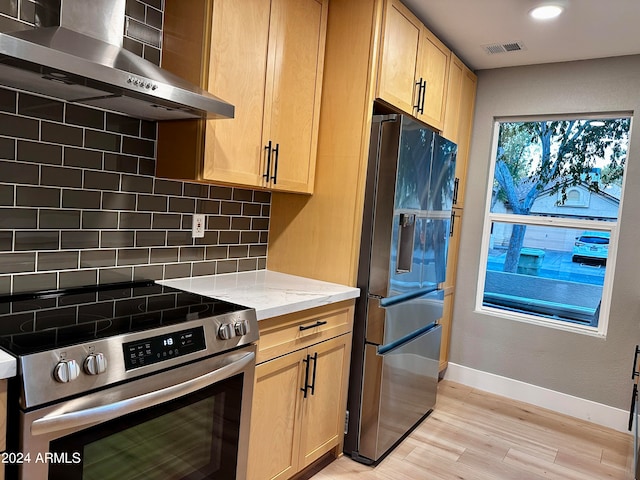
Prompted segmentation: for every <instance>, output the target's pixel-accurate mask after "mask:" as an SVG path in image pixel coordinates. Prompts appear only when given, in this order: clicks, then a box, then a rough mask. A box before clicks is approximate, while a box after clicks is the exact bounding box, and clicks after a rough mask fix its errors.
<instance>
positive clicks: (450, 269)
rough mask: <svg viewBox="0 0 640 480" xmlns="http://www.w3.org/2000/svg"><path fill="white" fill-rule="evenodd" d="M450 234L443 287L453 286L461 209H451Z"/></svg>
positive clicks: (458, 244)
mask: <svg viewBox="0 0 640 480" xmlns="http://www.w3.org/2000/svg"><path fill="white" fill-rule="evenodd" d="M451 221H452V222H453V223H452V224H451V232H450V233H451V235H450V236H449V245H448V247H447V275H446V279H445V281H444V286H445V288H451V289H453V287H455V285H456V272H457V267H458V250H459V249H460V234H461V232H462V209H460V208H454V209H453V210H452V211H451Z"/></svg>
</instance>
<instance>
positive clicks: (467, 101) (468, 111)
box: [456, 67, 478, 208]
mask: <svg viewBox="0 0 640 480" xmlns="http://www.w3.org/2000/svg"><path fill="white" fill-rule="evenodd" d="M477 81H478V79H477V77H476V76H475V74H474V73H473V72H472V71H471V70H469V69H468V68H467V67H464V71H463V75H462V85H461V92H460V118H459V123H458V132H459V133H458V158H457V160H456V177H457V178H458V195H457V200H456V206H457V207H459V208H463V207H464V194H465V190H466V180H467V165H468V163H469V149H470V146H471V130H472V129H473V114H474V109H475V103H476V85H477Z"/></svg>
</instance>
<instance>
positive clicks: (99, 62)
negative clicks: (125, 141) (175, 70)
mask: <svg viewBox="0 0 640 480" xmlns="http://www.w3.org/2000/svg"><path fill="white" fill-rule="evenodd" d="M125 2H126V0H62V6H61V14H60V26H59V27H46V28H35V29H31V30H22V31H17V32H10V33H0V84H1V85H5V86H8V87H13V88H17V89H20V90H26V91H29V92H33V93H38V94H42V95H46V96H49V97H54V98H57V99H61V100H65V101H67V102H72V103H79V104H84V105H91V106H94V107H98V108H102V109H105V110H110V111H114V112H119V113H123V114H125V115H129V116H132V117H136V118H141V119H145V120H178V119H194V118H233V115H234V107H233V105H231V104H229V103H227V102H225V101H223V100H221V99H219V98H217V97H215V96H213V95H211V94H210V93H208V92H206V91H205V90H203V89H201V88H199V87H197V86H195V85H192V84H191V83H189V82H187V81H186V80H184V79H182V78H180V77H178V76H177V75H174V74H172V73H170V72H167V71H165V70H163V69H161V68H159V67H158V66H156V65H154V64H153V63H151V62H149V61H147V60H145V59H143V58H140V57H138V56H137V55H135V54H134V53H131V52H129V51H128V50H125V49H124V48H122V42H123V33H124V17H125Z"/></svg>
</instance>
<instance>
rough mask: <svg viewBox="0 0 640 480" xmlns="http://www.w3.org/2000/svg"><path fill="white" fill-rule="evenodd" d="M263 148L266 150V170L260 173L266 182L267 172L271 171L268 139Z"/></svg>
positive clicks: (267, 178)
mask: <svg viewBox="0 0 640 480" xmlns="http://www.w3.org/2000/svg"><path fill="white" fill-rule="evenodd" d="M264 149H265V150H266V151H267V168H266V171H265V172H264V173H263V174H262V176H263V177H264V179H265V180H266V181H267V182H268V181H269V173H270V172H271V140H269V143H268V144H267V146H266V147H264Z"/></svg>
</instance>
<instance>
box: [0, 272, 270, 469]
mask: <svg viewBox="0 0 640 480" xmlns="http://www.w3.org/2000/svg"><path fill="white" fill-rule="evenodd" d="M10 300H11V301H9V302H0V308H1V309H2V310H1V311H4V312H5V313H4V315H0V331H2V332H3V333H2V335H1V336H0V342H1V343H0V344H1V345H2V346H3V348H5V349H6V350H7V351H10V352H12V353H13V354H14V355H16V357H17V359H18V365H19V375H18V377H16V378H15V379H12V381H11V384H10V390H9V393H10V413H9V423H10V424H9V438H8V442H9V445H8V448H9V450H10V451H12V453H15V455H12V456H11V458H12V459H15V462H13V464H12V465H8V467H9V468H8V469H7V474H8V477H7V478H18V479H19V480H45V479H48V480H58V479H60V480H63V479H64V480H76V479H82V480H92V479H96V480H97V479H99V480H109V479H114V480H115V479H117V480H134V479H145V480H154V479H162V480H178V479H180V480H182V479H184V480H201V479H202V480H204V479H220V480H227V479H229V480H231V479H245V478H246V463H247V454H248V439H249V420H250V413H251V399H252V391H253V379H254V370H255V349H256V347H255V341H256V340H257V338H258V328H257V322H256V318H255V312H254V311H253V310H252V309H247V308H245V307H240V306H238V305H232V304H229V303H226V302H221V301H218V300H212V299H209V298H206V297H201V296H198V295H193V294H189V293H186V292H182V291H180V290H176V289H173V288H171V287H166V286H161V285H157V284H153V283H143V284H126V285H122V284H120V285H117V286H107V287H96V288H91V289H81V291H79V290H75V291H66V292H46V293H39V294H36V295H33V296H32V297H28V298H25V297H24V296H21V297H12V298H11V299H10ZM7 310H9V311H8V312H7ZM98 311H102V313H101V314H99V315H98V314H97V313H96V312H98ZM107 312H111V313H110V314H108V313H107ZM10 324H13V325H14V327H13V328H9V327H8V325H10ZM89 325H90V326H89ZM7 330H11V331H12V333H7ZM81 332H84V333H81Z"/></svg>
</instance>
